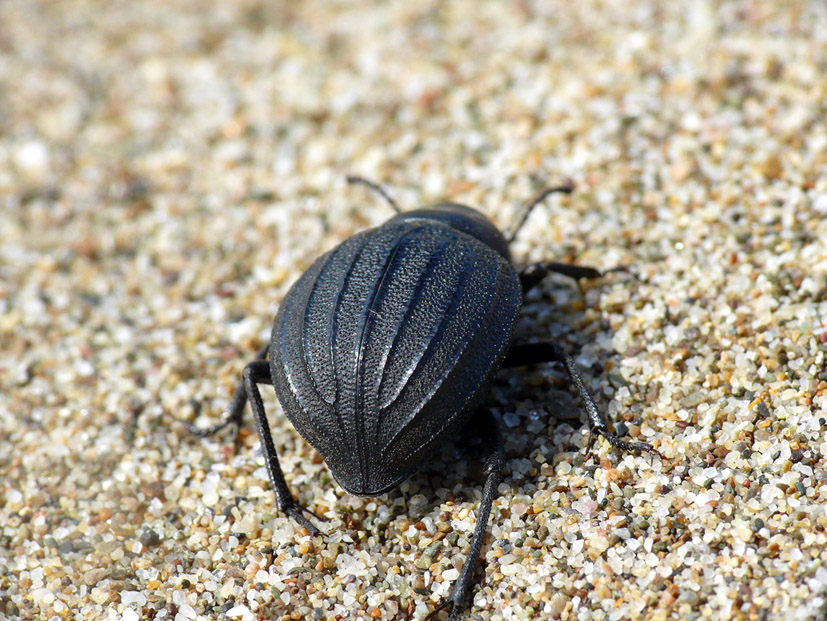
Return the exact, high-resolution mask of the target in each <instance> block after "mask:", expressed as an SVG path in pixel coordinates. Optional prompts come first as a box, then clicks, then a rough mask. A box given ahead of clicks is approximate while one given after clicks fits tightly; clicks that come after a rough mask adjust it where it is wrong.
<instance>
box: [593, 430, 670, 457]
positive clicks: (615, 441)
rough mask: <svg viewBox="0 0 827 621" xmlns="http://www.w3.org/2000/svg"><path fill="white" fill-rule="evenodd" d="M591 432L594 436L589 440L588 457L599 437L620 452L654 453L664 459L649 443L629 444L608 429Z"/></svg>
mask: <svg viewBox="0 0 827 621" xmlns="http://www.w3.org/2000/svg"><path fill="white" fill-rule="evenodd" d="M591 431H592V436H591V437H590V438H589V445H588V449H587V455H588V454H589V453H590V452H591V449H592V446H593V445H594V443H595V441H596V440H597V437H598V436H603V437H604V438H606V440H607V441H608V443H609V444H611V445H612V446H613V447H614V448H616V449H618V450H620V451H624V452H626V453H635V452H639V451H643V452H646V453H653V454H655V455H657V456H658V457H660V458H661V459H662V458H663V455H661V454H660V452H659V451H658V450H657V449H656V448H655V447H654V446H652V445H651V444H649V443H648V442H627V441H626V440H621V439H620V438H618V437H617V436H616V435H615V434H613V433H611V432H610V431H609V430H608V429H605V428H595V429H592V430H591Z"/></svg>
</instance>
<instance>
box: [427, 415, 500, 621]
mask: <svg viewBox="0 0 827 621" xmlns="http://www.w3.org/2000/svg"><path fill="white" fill-rule="evenodd" d="M468 424H469V425H473V427H471V428H472V429H474V430H475V431H474V433H480V434H481V435H482V436H483V440H484V442H485V443H486V450H487V451H488V457H487V458H486V460H485V470H484V472H485V487H484V488H483V492H482V500H481V501H480V508H479V510H478V512H477V525H476V527H475V528H474V536H473V538H472V539H471V547H470V548H469V550H468V556H467V557H466V559H465V564H464V565H463V566H462V571H461V572H460V574H459V578H457V581H456V582H455V583H454V588H453V589H452V590H451V595H450V597H449V598H448V601H447V602H443V603H442V604H441V605H440V606H439V607H438V608H437V609H436V610H434V611H433V612H432V613H431V614H430V615H428V617H427V618H430V617H431V616H432V615H436V614H437V613H438V612H439V611H440V610H442V609H443V608H445V607H447V606H451V614H450V615H449V619H452V620H453V619H457V618H458V616H459V613H460V612H462V610H463V608H464V605H465V602H466V600H467V599H468V595H469V593H470V591H471V585H472V579H473V577H474V570H475V569H476V568H477V563H478V561H479V556H480V550H482V542H483V539H485V531H486V530H487V528H488V518H489V516H490V515H491V505H492V504H493V503H494V495H495V494H496V493H497V486H498V485H499V484H500V481H502V478H503V475H502V470H503V466H504V465H505V455H504V450H503V438H502V434H501V433H500V426H499V424H497V420H496V419H495V418H494V415H493V414H492V413H491V411H490V410H488V409H485V408H481V409H479V410H477V413H476V415H475V416H474V417H472V418H471V420H470V421H469V423H468ZM480 428H481V431H480V432H477V431H476V429H480Z"/></svg>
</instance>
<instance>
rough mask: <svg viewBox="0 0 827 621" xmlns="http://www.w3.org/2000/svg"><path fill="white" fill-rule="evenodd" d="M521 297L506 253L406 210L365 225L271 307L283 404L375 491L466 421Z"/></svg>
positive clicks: (320, 445)
mask: <svg viewBox="0 0 827 621" xmlns="http://www.w3.org/2000/svg"><path fill="white" fill-rule="evenodd" d="M521 299H522V293H521V289H520V282H519V278H518V277H517V274H516V272H515V271H514V268H513V267H512V266H511V264H510V263H509V262H508V261H506V260H505V259H504V258H503V257H502V256H501V255H500V254H498V253H497V252H496V251H494V250H493V249H492V248H490V247H489V246H487V245H485V244H483V243H481V242H480V241H478V240H477V239H475V238H474V237H471V236H470V235H467V234H465V233H462V232H460V231H458V230H456V229H453V228H451V227H448V226H445V225H442V224H439V223H435V222H428V221H427V220H414V221H405V222H394V221H391V222H389V223H387V224H385V225H384V226H381V227H379V228H376V229H371V230H368V231H364V232H362V233H359V234H357V235H355V236H353V237H351V238H350V239H348V240H346V241H345V242H343V243H342V244H340V245H339V246H337V247H336V248H334V249H333V250H331V251H330V252H328V253H327V254H325V255H323V256H322V257H320V258H319V259H318V260H317V261H316V262H315V263H314V264H313V265H312V266H311V267H310V268H309V269H308V270H307V272H305V274H304V275H303V276H302V277H301V278H300V279H299V280H298V281H297V282H296V283H295V284H294V285H293V287H292V288H291V289H290V291H289V292H288V294H287V296H286V298H285V300H284V302H283V303H282V305H281V307H280V309H279V312H278V314H277V315H276V319H275V322H274V324H273V335H272V340H271V347H270V369H271V374H272V377H273V383H274V385H275V389H276V393H277V395H278V398H279V401H280V402H281V404H282V407H283V408H284V411H285V413H286V415H287V418H288V419H289V420H290V422H291V423H292V424H293V426H294V427H295V429H296V430H297V431H298V432H299V433H300V434H301V435H302V436H303V437H304V438H305V440H307V441H308V442H309V443H310V444H311V445H313V446H314V447H315V448H316V449H317V450H318V451H319V452H320V453H321V454H322V455H323V456H324V458H325V461H326V462H327V465H328V467H329V468H330V470H331V472H332V473H333V476H334V477H335V478H336V480H337V481H338V482H339V484H340V485H341V486H342V487H343V488H344V489H345V490H346V491H348V492H349V493H351V494H357V495H377V494H381V493H383V492H385V491H387V490H388V489H390V488H392V487H394V486H396V485H397V484H399V482H400V481H401V480H402V479H404V478H405V476H406V475H408V474H409V473H410V472H411V471H413V470H415V469H416V468H417V467H418V466H419V465H421V464H422V463H423V460H424V459H426V458H427V457H428V456H429V455H430V454H431V453H432V452H433V451H434V450H435V449H436V447H437V446H438V445H439V444H441V443H442V441H444V440H445V439H446V438H448V437H450V436H452V435H453V434H454V433H456V432H457V431H458V430H459V428H460V427H461V426H462V425H463V424H464V423H465V422H466V421H467V419H468V417H469V416H470V415H471V413H472V409H473V407H474V405H475V404H476V402H477V401H478V399H479V398H480V397H481V396H482V393H483V391H484V389H485V387H486V386H487V384H488V382H489V380H490V379H491V376H492V375H493V374H494V373H495V372H496V371H497V369H498V368H499V366H500V364H501V363H502V359H503V357H504V355H505V350H506V349H507V347H508V345H509V344H510V341H511V334H512V331H513V328H514V324H515V322H516V319H517V315H518V313H519V310H520V303H521Z"/></svg>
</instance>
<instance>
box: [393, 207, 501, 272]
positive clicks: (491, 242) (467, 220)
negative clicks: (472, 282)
mask: <svg viewBox="0 0 827 621" xmlns="http://www.w3.org/2000/svg"><path fill="white" fill-rule="evenodd" d="M393 219H394V220H396V221H398V222H407V221H410V220H428V221H432V222H438V223H440V224H444V225H446V226H450V227H451V228H453V229H456V230H458V231H462V232H463V233H465V234H466V235H471V236H472V237H476V238H477V239H478V240H480V241H481V242H482V243H484V244H485V245H487V246H490V247H491V248H493V249H494V250H495V251H497V252H498V253H499V254H500V255H502V256H503V258H505V260H506V261H511V252H510V251H509V250H508V242H507V241H506V239H505V237H504V236H503V234H502V233H500V231H499V229H497V227H496V226H494V223H493V222H491V220H489V219H488V218H486V217H485V216H484V215H483V214H482V213H480V212H479V211H477V210H476V209H473V208H471V207H467V206H466V205H460V204H459V203H438V204H436V205H430V206H428V207H420V208H419V209H414V210H412V211H405V212H402V213H400V214H399V215H398V216H395V217H394V218H393Z"/></svg>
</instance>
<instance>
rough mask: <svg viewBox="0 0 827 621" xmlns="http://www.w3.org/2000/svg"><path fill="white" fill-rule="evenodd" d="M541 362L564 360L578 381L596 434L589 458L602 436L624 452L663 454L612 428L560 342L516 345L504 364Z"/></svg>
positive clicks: (572, 376) (580, 394)
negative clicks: (621, 435)
mask: <svg viewBox="0 0 827 621" xmlns="http://www.w3.org/2000/svg"><path fill="white" fill-rule="evenodd" d="M539 362H560V363H562V364H563V366H564V367H565V369H566V372H567V373H568V375H569V379H571V382H572V383H573V384H574V387H575V389H576V390H577V394H578V395H579V396H580V401H581V402H582V403H583V409H584V410H586V415H587V416H588V419H589V429H591V431H592V436H591V437H590V438H589V444H588V446H587V447H586V456H587V457H588V456H589V455H590V454H591V450H592V446H593V445H594V442H595V440H596V439H597V436H599V435H600V436H603V437H604V438H606V440H607V441H608V442H609V444H611V445H612V446H613V447H615V448H616V449H619V450H621V451H627V452H634V451H646V452H647V453H655V454H657V455H660V453H658V451H657V450H656V449H655V448H654V447H653V446H652V445H651V444H647V443H646V442H627V441H625V440H621V439H620V438H618V437H617V436H616V435H614V434H613V433H611V432H610V431H609V430H608V428H607V427H606V421H605V420H604V418H603V414H602V413H601V412H600V410H598V409H597V405H596V404H595V402H594V399H593V398H592V396H591V393H590V392H589V390H588V388H586V383H585V382H584V381H583V376H582V375H580V370H579V369H578V368H577V365H576V364H575V362H574V360H573V359H572V357H571V356H569V355H568V354H567V353H566V352H565V351H563V348H562V347H560V346H559V345H557V344H556V343H552V342H550V341H543V342H540V343H525V344H520V345H512V347H511V349H509V350H508V353H507V354H506V356H505V361H504V362H503V366H504V367H516V366H524V365H528V364H537V363H539Z"/></svg>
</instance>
